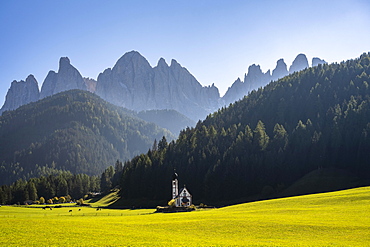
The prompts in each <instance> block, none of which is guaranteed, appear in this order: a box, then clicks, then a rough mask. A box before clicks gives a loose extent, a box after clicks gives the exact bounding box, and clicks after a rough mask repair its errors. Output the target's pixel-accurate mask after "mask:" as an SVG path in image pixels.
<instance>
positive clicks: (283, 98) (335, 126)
mask: <svg viewBox="0 0 370 247" xmlns="http://www.w3.org/2000/svg"><path fill="white" fill-rule="evenodd" d="M368 82H370V54H369V53H368V54H366V53H365V54H363V55H361V57H360V58H358V59H354V60H348V61H345V62H342V63H339V64H338V63H334V64H330V65H328V64H324V65H319V66H317V67H313V68H308V69H306V70H304V71H301V72H296V73H294V74H292V75H289V76H287V77H285V78H283V79H280V80H278V81H276V82H272V83H270V84H269V85H267V86H266V87H264V88H260V89H258V90H257V91H253V92H251V93H250V94H249V95H247V96H246V97H245V98H244V99H242V100H241V101H238V102H235V103H234V104H231V105H230V106H229V107H225V108H222V109H220V110H219V111H217V112H215V113H213V114H210V115H209V116H208V117H207V118H206V119H205V120H204V121H199V122H198V124H197V125H196V127H195V128H187V129H185V130H183V131H181V133H180V135H179V138H178V139H177V140H176V141H172V142H170V143H167V142H166V141H165V140H164V139H162V140H161V141H160V143H158V146H157V147H153V148H152V149H151V150H149V151H148V152H147V153H146V154H141V155H139V156H136V157H135V158H133V159H132V160H130V161H127V162H125V166H124V170H123V174H122V177H121V187H122V196H123V197H124V198H128V199H130V198H131V199H134V198H136V199H139V198H146V199H150V200H165V199H168V198H169V197H170V189H169V188H170V186H169V184H170V182H169V180H170V178H171V174H172V172H173V170H174V169H176V171H177V172H178V174H179V175H180V182H181V183H184V184H186V187H187V188H188V189H189V190H190V191H191V192H192V194H193V198H194V200H195V201H205V202H217V201H231V200H235V199H238V198H246V197H249V196H252V195H256V194H264V193H266V194H268V193H275V192H278V191H281V190H282V189H284V188H286V187H287V186H289V185H291V184H292V183H293V182H294V181H296V180H297V179H299V178H301V177H302V176H304V175H305V174H307V173H309V172H311V171H314V170H316V169H321V168H327V167H330V168H338V169H344V170H347V171H349V172H352V173H353V174H355V175H356V176H358V177H359V178H360V179H364V180H368V179H370V175H369V174H370V166H369V163H368V160H369V158H370V157H369V152H368V150H370V135H369V134H370V108H369V105H370V97H369V85H368Z"/></svg>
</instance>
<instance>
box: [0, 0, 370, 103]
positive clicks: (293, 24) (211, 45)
mask: <svg viewBox="0 0 370 247" xmlns="http://www.w3.org/2000/svg"><path fill="white" fill-rule="evenodd" d="M369 30H370V1H368V0H352V1H349V0H347V1H344V0H325V1H322V0H307V1H300V0H279V1H276V0H274V1H272V0H271V1H270V0H258V1H248V0H243V1H241V0H240V1H239V0H228V1H226V0H224V1H223V0H186V1H185V0H181V1H180V0H169V1H167V0H157V1H153V0H151V1H144V0H136V1H135V0H133V1H131V0H121V1H118V0H110V1H97V0H80V1H78V0H74V1H73V0H64V1H61V0H59V1H58V0H54V1H46V0H44V1H41V0H22V1H21V0H12V1H10V0H8V1H7V0H5V1H1V3H0V106H2V105H3V103H4V100H5V95H6V93H7V90H8V89H9V87H10V85H11V82H12V81H13V80H17V81H19V80H25V79H26V78H27V76H28V75H29V74H33V75H34V76H35V78H36V79H37V81H38V84H39V87H40V88H41V86H42V83H43V81H44V79H45V77H46V75H47V73H48V72H49V71H50V70H54V71H57V70H58V64H59V58H60V57H65V56H66V57H69V59H70V61H71V64H72V65H73V66H74V67H76V68H77V69H78V70H79V71H80V73H81V75H82V76H84V77H90V78H94V79H96V78H97V76H98V75H99V73H101V72H103V71H104V70H105V69H106V68H112V67H113V66H114V64H115V63H116V61H117V60H118V59H119V58H120V57H121V56H122V55H124V54H125V53H126V52H129V51H132V50H135V51H138V52H140V53H141V54H142V55H143V56H144V57H145V58H146V59H147V60H148V61H149V63H150V64H151V66H153V67H154V66H156V65H157V62H158V60H159V59H160V58H161V57H162V58H164V59H165V60H166V62H167V63H168V64H170V63H171V59H175V60H176V61H177V62H179V63H180V64H181V65H182V66H183V67H185V68H187V69H188V71H189V72H190V73H191V74H193V75H194V76H195V78H196V79H197V80H198V81H199V82H200V83H201V84H202V85H204V86H207V85H211V84H213V83H214V84H215V86H216V87H218V89H219V91H220V94H221V96H222V95H223V94H224V93H225V92H226V90H227V88H228V87H230V86H231V85H232V83H233V82H234V81H235V80H236V79H237V78H238V77H240V78H241V79H243V78H244V73H246V72H247V71H248V67H249V66H250V65H252V64H259V65H260V66H261V69H262V71H264V72H266V71H267V70H269V69H270V70H271V71H272V70H273V69H274V68H275V66H276V61H277V60H278V59H280V58H284V60H285V62H286V64H287V65H288V69H289V66H290V65H291V63H292V62H293V60H294V58H295V57H296V56H297V55H298V54H299V53H304V54H306V56H307V58H308V60H309V63H311V60H312V58H313V57H319V58H322V59H325V60H326V61H327V62H329V63H332V62H341V61H344V60H347V59H352V58H357V57H359V56H360V55H361V54H362V53H363V52H369V51H370V32H369Z"/></svg>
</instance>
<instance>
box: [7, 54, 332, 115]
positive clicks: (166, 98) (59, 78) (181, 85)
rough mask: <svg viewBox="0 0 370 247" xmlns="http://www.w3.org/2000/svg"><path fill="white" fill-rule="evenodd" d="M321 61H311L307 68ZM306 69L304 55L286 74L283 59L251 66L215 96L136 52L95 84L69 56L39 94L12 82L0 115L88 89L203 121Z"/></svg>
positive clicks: (175, 66) (122, 102) (29, 83)
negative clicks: (268, 66)
mask: <svg viewBox="0 0 370 247" xmlns="http://www.w3.org/2000/svg"><path fill="white" fill-rule="evenodd" d="M322 63H325V61H324V60H321V59H319V58H313V60H312V65H313V66H316V65H318V64H322ZM307 67H309V64H308V61H307V58H306V56H305V55H304V54H299V55H298V56H297V57H296V59H295V60H294V61H293V64H292V65H291V66H290V68H289V70H288V69H287V65H286V64H285V62H284V60H283V59H280V60H278V61H277V65H276V68H275V69H274V70H273V71H272V73H270V70H269V71H267V72H266V73H263V72H262V70H261V68H260V66H259V65H255V64H253V65H251V66H249V68H248V73H246V74H245V76H244V81H241V80H240V79H237V80H236V81H235V82H234V83H233V84H232V85H231V86H230V88H229V89H228V90H227V92H226V94H225V95H224V96H223V97H220V94H219V91H218V88H217V87H216V86H215V85H212V86H202V85H201V84H200V83H199V82H198V81H197V80H196V78H195V77H194V76H193V75H192V74H191V73H190V72H189V71H188V70H187V69H186V68H184V67H182V66H181V65H180V64H179V63H178V62H177V61H176V60H174V59H173V60H172V61H171V64H170V65H168V64H167V63H166V61H165V60H164V59H163V58H161V59H159V61H158V64H157V65H156V66H155V67H151V66H150V64H149V62H148V61H147V60H146V59H145V57H143V56H142V55H141V54H140V53H139V52H137V51H131V52H127V53H126V54H124V55H123V56H122V57H121V58H120V59H119V60H118V61H117V62H116V64H115V65H114V66H113V68H108V69H106V70H104V72H102V73H100V74H99V76H98V78H97V80H94V79H90V78H84V77H83V76H82V75H81V74H80V72H79V71H78V70H77V69H76V68H75V67H74V66H73V65H71V62H70V60H69V58H67V57H62V58H60V61H59V69H58V72H55V71H50V72H49V73H48V75H47V76H46V78H45V80H44V82H43V84H42V87H41V90H40V91H39V86H38V82H37V81H36V79H35V78H34V76H32V75H30V76H28V77H27V79H26V81H13V82H12V83H11V86H10V88H9V90H8V93H7V95H6V100H5V103H4V105H3V107H2V108H1V110H0V113H2V112H4V111H8V110H14V109H17V108H18V107H19V106H21V105H25V104H28V103H30V102H34V101H37V100H39V99H43V98H45V97H48V96H51V95H54V94H56V93H59V92H62V91H67V90H70V89H80V90H88V91H90V92H93V93H95V94H97V95H98V96H100V97H101V98H102V99H104V100H106V101H108V102H110V103H112V104H115V105H117V106H122V107H125V108H127V109H130V110H134V111H137V112H139V111H147V110H175V111H178V112H179V113H181V114H183V115H185V116H186V117H188V118H190V119H192V120H193V121H194V122H196V121H198V120H199V119H204V118H205V117H206V116H207V115H208V114H210V113H212V112H214V111H216V110H217V109H218V108H220V107H223V106H225V105H228V104H230V103H233V102H235V101H237V100H239V99H241V98H243V97H244V96H245V95H247V94H248V92H250V91H252V90H256V89H258V88H259V87H263V86H265V85H266V84H267V83H269V82H270V81H274V80H277V79H279V78H282V77H284V76H286V75H288V74H290V73H294V72H296V71H300V70H302V69H305V68H307Z"/></svg>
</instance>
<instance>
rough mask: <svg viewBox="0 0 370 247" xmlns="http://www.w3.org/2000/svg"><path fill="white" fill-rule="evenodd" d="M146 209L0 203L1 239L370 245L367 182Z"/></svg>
mask: <svg viewBox="0 0 370 247" xmlns="http://www.w3.org/2000/svg"><path fill="white" fill-rule="evenodd" d="M70 210H72V211H71V212H70ZM153 212H154V210H153V209H145V210H113V209H102V210H97V209H96V208H89V207H71V208H65V207H62V208H53V209H52V210H50V209H42V208H35V207H13V206H2V207H0V229H1V233H0V245H1V246H370V187H363V188H356V189H350V190H344V191H338V192H331V193H322V194H313V195H306V196H298V197H290V198H283V199H275V200H267V201H260V202H253V203H246V204H240V205H235V206H230V207H225V208H220V209H210V210H198V211H193V212H187V213H153Z"/></svg>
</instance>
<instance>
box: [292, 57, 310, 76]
mask: <svg viewBox="0 0 370 247" xmlns="http://www.w3.org/2000/svg"><path fill="white" fill-rule="evenodd" d="M308 67H309V65H308V60H307V57H306V55H305V54H303V53H301V54H298V56H297V57H296V58H295V59H294V61H293V63H292V65H291V66H290V67H289V74H291V73H294V72H297V71H300V70H303V69H305V68H308Z"/></svg>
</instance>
